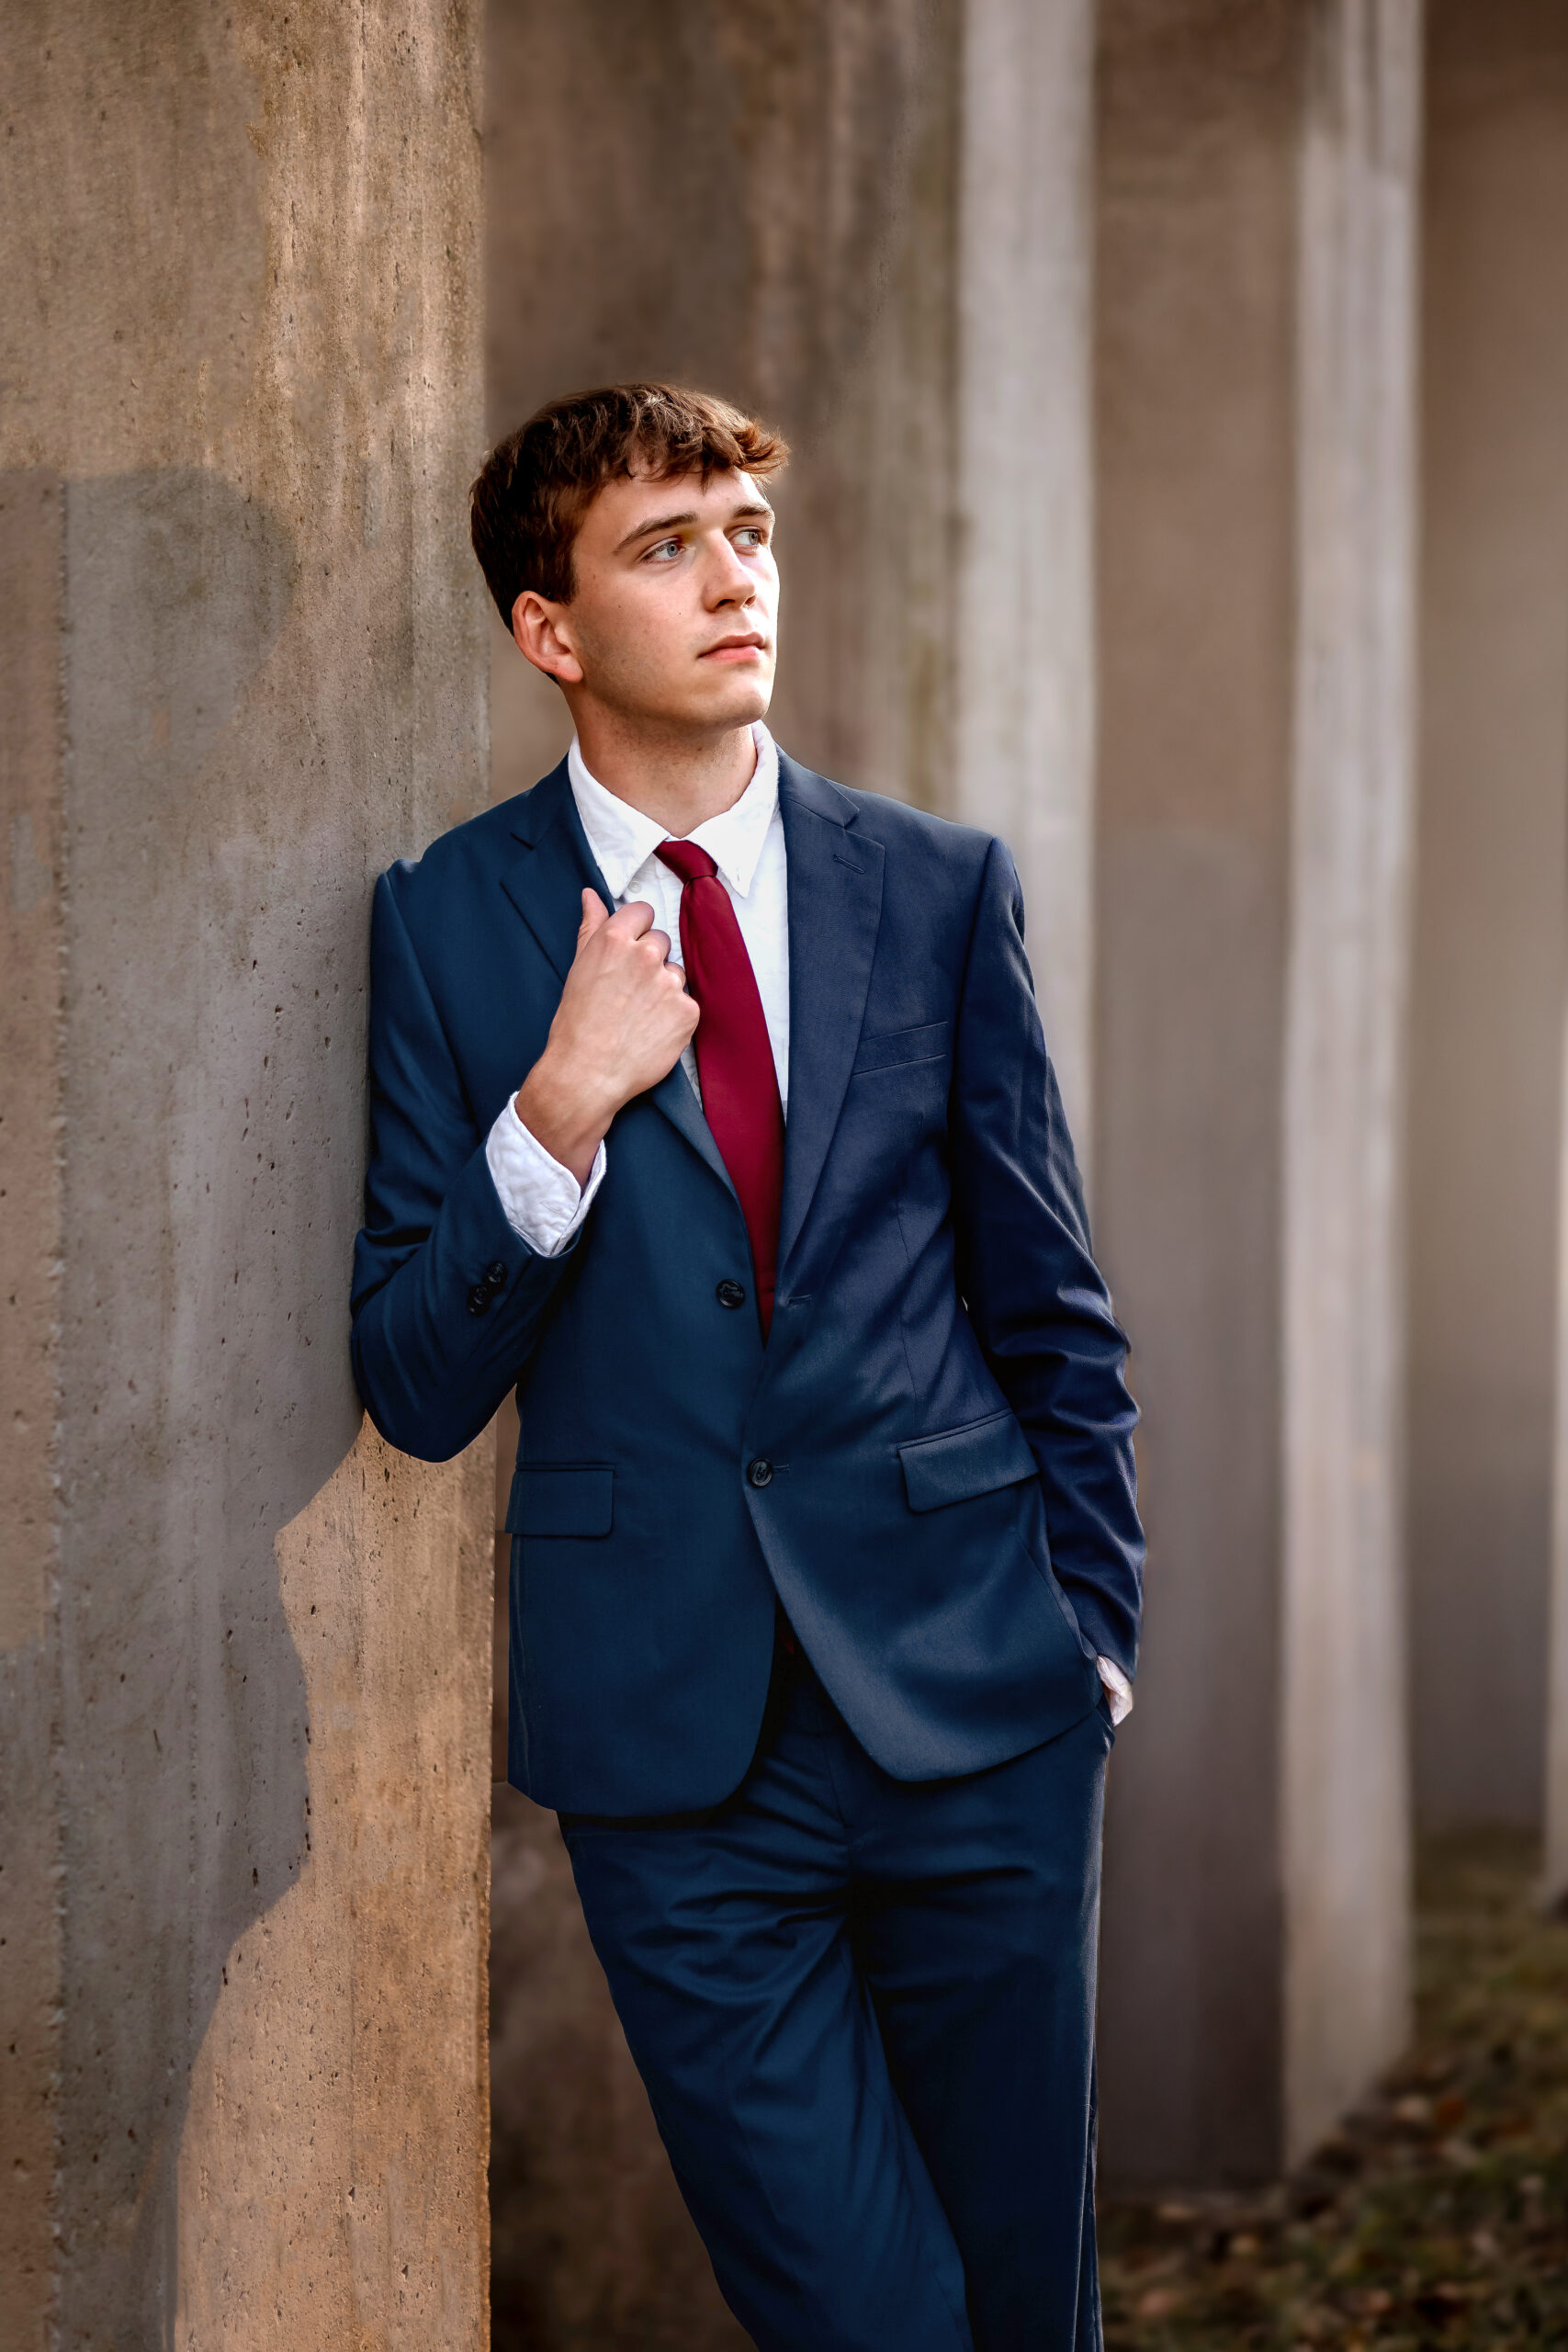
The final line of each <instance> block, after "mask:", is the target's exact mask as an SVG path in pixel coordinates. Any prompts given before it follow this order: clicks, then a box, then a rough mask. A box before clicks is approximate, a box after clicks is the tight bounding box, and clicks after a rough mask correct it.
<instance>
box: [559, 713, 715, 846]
mask: <svg viewBox="0 0 1568 2352" xmlns="http://www.w3.org/2000/svg"><path fill="white" fill-rule="evenodd" d="M572 716H573V718H575V719H576V722H577V740H578V744H579V747H580V749H581V752H582V760H583V764H584V766H585V767H586V768H587V770H588V773H589V775H592V776H593V777H594V778H595V779H596V781H597V782H598V783H600V784H602V785H603V786H604V789H605V791H606V792H613V793H614V794H615V797H616V799H617V800H624V801H626V803H627V804H628V806H629V807H631V808H633V809H638V810H640V812H641V814H642V815H643V816H645V817H651V818H652V820H653V821H654V823H655V824H656V825H662V826H663V828H664V830H665V831H666V833H667V834H668V835H669V836H670V838H671V841H683V840H684V839H685V837H686V835H687V834H688V833H690V832H692V831H694V830H695V828H696V827H697V826H698V825H701V824H703V823H705V821H706V820H707V819H708V818H709V817H721V816H722V815H723V814H724V811H725V810H726V809H733V808H734V806H735V803H736V802H737V801H738V800H739V797H740V796H741V794H742V793H743V792H744V791H745V789H746V787H747V786H748V785H749V784H750V781H751V778H752V775H754V773H755V771H756V766H757V745H756V740H755V738H754V737H753V735H752V733H751V723H750V720H747V721H746V722H745V724H744V725H741V726H738V727H728V728H726V729H724V730H723V731H722V732H721V733H717V734H713V735H701V736H697V737H693V736H691V735H689V734H680V735H676V734H666V733H663V732H662V731H660V730H656V729H646V728H642V727H637V728H629V727H627V726H626V724H625V722H624V721H621V720H619V719H617V718H615V716H614V715H613V714H608V713H604V712H600V711H592V712H591V711H588V710H578V711H574V712H573V714H572Z"/></svg>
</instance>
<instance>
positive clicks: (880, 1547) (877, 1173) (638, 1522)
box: [353, 759, 1143, 1815]
mask: <svg viewBox="0 0 1568 2352" xmlns="http://www.w3.org/2000/svg"><path fill="white" fill-rule="evenodd" d="M779 796H780V807H781V811H782V815H783V820H784V840H785V846H786V850H787V854H788V865H789V931H790V1071H789V1078H790V1083H789V1122H788V1133H787V1138H786V1144H785V1154H784V1213H783V1220H782V1229H781V1232H780V1237H779V1259H778V1295H777V1305H776V1307H775V1312H774V1317H773V1329H772V1333H771V1336H770V1338H769V1340H768V1341H767V1343H766V1345H765V1346H764V1344H763V1341H762V1338H761V1329H760V1326H759V1323H758V1320H757V1317H756V1313H755V1310H754V1306H753V1305H752V1303H751V1266H750V1249H749V1245H748V1242H747V1237H746V1227H745V1224H744V1222H743V1220H742V1217H741V1214H740V1207H739V1202H738V1201H737V1199H736V1196H735V1193H734V1192H733V1190H732V1188H731V1186H730V1184H729V1182H728V1177H727V1175H726V1172H725V1169H724V1164H723V1161H722V1160H721V1159H720V1158H719V1156H718V1153H717V1150H716V1148H715V1145H714V1142H713V1138H712V1136H711V1135H710V1134H709V1131H708V1128H707V1125H706V1123H705V1120H704V1118H703V1114H702V1112H701V1110H700V1108H699V1107H698V1104H697V1102H696V1099H695V1097H694V1093H693V1091H692V1089H691V1086H690V1085H689V1083H688V1081H687V1079H686V1076H685V1073H684V1071H683V1070H682V1069H681V1068H680V1067H679V1065H677V1066H676V1068H675V1069H672V1070H671V1072H670V1074H669V1076H668V1077H667V1078H666V1079H664V1080H663V1081H662V1082H661V1083H660V1085H659V1086H657V1087H655V1088H654V1089H653V1090H652V1091H651V1092H649V1093H648V1094H644V1095H641V1096H638V1097H637V1100H635V1101H634V1102H631V1103H627V1104H626V1108H625V1109H624V1110H623V1111H622V1112H621V1113H620V1114H619V1116H618V1117H617V1118H616V1120H615V1125H614V1126H613V1127H612V1128H611V1131H610V1136H609V1168H608V1172H607V1174H606V1176H605V1179H604V1184H603V1186H602V1187H601V1190H600V1193H599V1195H598V1198H597V1199H596V1201H595V1203H594V1204H593V1207H592V1210H591V1212H590V1214H589V1216H588V1218H587V1220H586V1222H585V1224H584V1226H583V1227H582V1230H581V1233H580V1234H579V1236H578V1238H577V1240H576V1242H575V1243H574V1245H573V1246H572V1247H571V1248H570V1249H569V1250H567V1251H565V1252H564V1253H563V1255H562V1256H560V1257H559V1258H541V1257H536V1256H535V1255H534V1253H533V1252H532V1251H530V1250H528V1248H527V1247H526V1246H525V1244H524V1243H523V1242H521V1241H519V1240H518V1239H517V1238H516V1236H515V1235H514V1234H513V1232H512V1230H511V1228H510V1227H508V1225H507V1223H506V1219H505V1217H504V1216H503V1215H502V1208H501V1204H500V1201H499V1200H498V1198H497V1195H496V1192H495V1187H494V1185H493V1183H492V1182H491V1176H490V1171H489V1169H488V1168H487V1166H486V1162H485V1155H484V1139H485V1136H486V1135H487V1134H488V1132H489V1129H490V1126H491V1122H492V1121H493V1120H494V1118H495V1116H496V1114H497V1113H498V1112H499V1111H500V1110H501V1108H502V1104H503V1103H504V1102H505V1101H506V1098H507V1095H508V1093H509V1092H510V1091H513V1089H515V1088H516V1086H517V1085H518V1084H519V1083H520V1081H521V1080H522V1078H523V1076H524V1074H525V1072H526V1071H527V1070H528V1069H529V1068H530V1067H531V1065H532V1064H533V1062H534V1061H535V1060H536V1058H537V1057H538V1055H539V1053H540V1052H541V1050H542V1049H543V1046H544V1044H545V1040H546V1036H547V1032H548V1029H549V1025H550V1021H551V1017H552V1015H553V1014H554V1012H555V1009H556V1004H557V1001H558V998H559V995H560V990H561V984H562V981H563V979H564V978H565V975H566V972H567V970H568V967H570V963H571V960H572V956H573V953H574V949H575V944H576V933H577V927H578V923H579V921H580V919H581V891H582V889H583V888H584V887H585V886H590V885H591V886H592V887H594V888H597V889H599V890H600V892H601V893H602V895H604V897H605V899H606V900H608V896H609V894H608V892H607V891H606V890H605V888H604V879H603V876H601V875H600V874H599V873H598V871H597V869H596V867H595V865H594V864H593V862H592V857H591V855H590V853H589V849H588V845H587V842H586V839H585V837H584V835H583V832H582V828H581V823H580V821H579V819H578V816H577V810H576V807H575V804H574V803H573V800H572V797H571V791H570V785H569V783H568V780H567V772H566V768H565V765H564V763H563V764H562V765H561V766H560V767H558V768H557V769H556V770H555V771H554V773H553V774H552V775H548V776H547V777H546V778H545V780H544V782H543V783H542V784H539V785H536V786H535V788H534V790H533V791H532V792H527V793H525V794H523V795H521V796H520V797H518V798H517V799H514V800H512V801H509V802H507V803H506V804H504V805H503V806H502V807H500V808H497V809H491V810H490V811H488V812H487V813H486V814H485V815H483V816H480V817H478V818H476V819H474V820H472V822H470V823H468V824H466V825H461V826H459V827H458V828H457V830H456V831H453V832H450V833H447V834H446V835H444V836H443V838H442V839H441V840H439V841H437V842H434V844H433V845H432V847H431V848H430V849H429V850H427V851H426V853H425V854H424V856H423V858H421V859H420V860H419V861H418V862H417V863H409V862H404V863H402V864H400V865H395V866H394V867H393V868H392V869H391V870H390V872H389V873H388V874H385V875H383V876H382V877H381V879H380V881H379V882H378V885H377V888H376V899H375V911H374V919H373V926H372V957H371V961H372V995H371V1009H370V1099H371V1151H370V1164H369V1172H368V1175H367V1182H366V1223H365V1227H364V1230H363V1231H362V1232H361V1233H360V1235H359V1238H358V1242H357V1245H356V1249H355V1274H354V1294H353V1315H354V1338H353V1351H354V1368H355V1379H356V1380H357V1383H358V1386H359V1393H360V1395H361V1397H363V1398H364V1400H365V1403H366V1406H367V1408H368V1410H369V1413H370V1416H371V1418H372V1419H373V1420H374V1421H375V1423H376V1426H377V1428H378V1430H380V1431H381V1432H382V1434H383V1436H385V1437H386V1438H387V1439H389V1442H391V1443H392V1444H394V1445H396V1446H400V1447H401V1448H402V1449H403V1450H404V1451H405V1452H406V1453H414V1454H418V1455H421V1456H423V1458H424V1459H425V1460H427V1461H443V1460H445V1459H446V1458H447V1457H448V1456H449V1455H451V1454H454V1453H457V1452H458V1451H459V1449H460V1448H462V1447H463V1446H466V1445H467V1444H468V1443H469V1442H470V1441H471V1440H472V1439H474V1438H476V1437H477V1436H478V1435H479V1432H480V1430H483V1428H484V1427H485V1425H486V1423H487V1422H488V1421H489V1419H490V1418H491V1414H492V1413H493V1412H494V1411H495V1409H496V1407H497V1406H498V1405H499V1403H500V1402H501V1400H502V1397H503V1396H504V1395H505V1393H506V1391H507V1389H508V1388H510V1387H512V1386H513V1385H515V1387H516V1390H517V1397H518V1404H519V1407H520V1410H521V1417H522V1442H521V1444H520V1447H519V1450H518V1457H517V1469H516V1475H515V1476H514V1478H513V1484H512V1495H511V1508H510V1510H509V1511H508V1514H507V1526H508V1528H509V1530H510V1531H511V1532H512V1535H513V1553H512V1714H511V1778H512V1779H513V1781H514V1782H515V1784H516V1785H517V1786H518V1787H519V1788H521V1789H524V1790H525V1791H526V1792H528V1793H529V1794H530V1795H531V1796H533V1797H535V1798H536V1799H537V1800H538V1801H539V1802H540V1803H541V1804H547V1805H552V1806H556V1807H558V1808H559V1809H562V1810H566V1811H570V1812H581V1813H597V1814H610V1815H647V1814H657V1813H671V1812H685V1811H694V1810H696V1809H698V1808H700V1807H703V1806H707V1805H711V1804H716V1803H717V1802H718V1801H719V1800H721V1799H722V1798H724V1797H725V1796H727V1795H728V1793H729V1792H731V1791H732V1790H733V1789H734V1788H736V1786H737V1785H738V1784H739V1781H740V1780H741V1779H742V1778H743V1776H744V1774H745V1772H746V1770H747V1767H748V1765H749V1763H750V1758H751V1755H752V1751H753V1748H754V1747H755V1744H756V1740H757V1736H758V1731H759V1727H760V1725H761V1716H762V1709H763V1702H764V1699H765V1697H766V1693H767V1689H768V1679H769V1671H770V1665H771V1660H772V1655H773V1626H774V1594H775V1592H776V1593H777V1595H778V1596H779V1598H780V1599H781V1600H783V1602H784V1608H785V1610H786V1611H788V1614H789V1617H790V1620H791V1622H792V1623H793V1624H794V1626H795V1631H796V1633H797V1634H798V1635H799V1638H800V1640H801V1642H802V1644H803V1645H804V1646H805V1648H806V1650H807V1654H808V1656H809V1657H810V1658H811V1661H812V1663H813V1665H814V1666H815V1667H816V1668H817V1670H818V1674H819V1675H820V1676H821V1679H822V1680H823V1682H824V1683H825V1685H826V1686H827V1688H828V1690H829V1692H830V1693H831V1695H832V1697H833V1699H834V1700H835V1702H837V1704H838V1706H839V1708H840V1712H841V1713H842V1714H843V1716H844V1717H845V1720H846V1721H847V1722H848V1724H849V1725H850V1727H851V1729H852V1731H853V1732H854V1734H855V1736H857V1738H858V1739H859V1740H860V1741H861V1743H862V1744H863V1747H865V1748H866V1749H867V1750H868V1751H869V1752H870V1754H871V1755H872V1756H873V1757H874V1758H875V1760H876V1761H877V1762H878V1763H879V1764H880V1765H882V1766H883V1767H884V1769H885V1770H887V1771H888V1772H890V1773H892V1774H894V1775H896V1776H897V1778H899V1779H902V1780H926V1779H936V1778H940V1777H944V1776H947V1775H950V1774H955V1773H962V1772H972V1771H976V1770H980V1769H981V1768H983V1767H985V1766H987V1765H991V1764H996V1763H999V1762H1001V1761H1002V1760H1003V1759H1004V1758H1008V1757H1010V1756H1014V1755H1018V1754H1021V1752H1022V1751H1023V1750H1024V1749H1026V1748H1029V1747H1033V1746H1036V1745H1037V1744H1038V1743H1040V1742H1042V1741H1043V1740H1046V1739H1049V1738H1051V1737H1052V1736H1054V1735H1055V1733H1057V1732H1059V1731H1062V1730H1064V1729H1065V1728H1066V1726H1067V1725H1068V1724H1071V1723H1073V1722H1074V1721H1076V1720H1077V1719H1078V1718H1079V1717H1081V1716H1082V1715H1084V1714H1085V1713H1087V1712H1088V1711H1089V1708H1090V1707H1092V1706H1093V1705H1095V1704H1096V1702H1097V1701H1098V1697H1099V1682H1098V1678H1097V1674H1096V1670H1095V1666H1094V1657H1095V1654H1096V1653H1097V1652H1100V1653H1102V1654H1103V1655H1105V1656H1106V1657H1111V1658H1113V1659H1115V1660H1116V1662H1117V1663H1118V1664H1119V1665H1120V1666H1122V1668H1124V1669H1125V1670H1126V1671H1127V1673H1128V1674H1131V1673H1132V1671H1133V1668H1134V1664H1135V1657H1136V1645H1137V1624H1138V1607H1139V1589H1140V1577H1141V1571H1142V1559H1143V1544H1142V1538H1141V1535H1140V1532H1139V1527H1138V1520H1137V1512H1136V1506H1135V1498H1134V1468H1133V1449H1132V1437H1133V1429H1134V1421H1135V1419H1136V1414H1135V1410H1134V1406H1133V1403H1132V1400H1131V1398H1130V1397H1129V1396H1128V1394H1127V1390H1126V1387H1125V1385H1124V1384H1123V1377H1122V1374H1123V1363H1124V1358H1125V1352H1126V1349H1125V1341H1124V1340H1123V1337H1122V1332H1121V1330H1120V1329H1118V1326H1117V1324H1116V1321H1115V1319H1114V1317H1113V1316H1112V1314H1111V1302H1110V1299H1109V1297H1108V1295H1107V1293H1106V1288H1105V1284H1104V1283H1103V1282H1102V1281H1101V1279H1100V1273H1099V1272H1098V1270H1097V1268H1096V1266H1095V1263H1094V1261H1093V1258H1092V1257H1091V1255H1090V1252H1089V1232H1088V1227H1087V1225H1086V1221H1085V1216H1084V1206H1083V1198H1082V1193H1081V1189H1080V1186H1079V1182H1078V1177H1077V1169H1076V1167H1075V1164H1074V1160H1073V1153H1072V1146H1071V1143H1070V1141H1069V1139H1068V1136H1067V1130H1066V1125H1065V1123H1064V1120H1063V1116H1062V1107H1061V1102H1060V1098H1059V1097H1058V1094H1057V1091H1056V1085H1055V1078H1054V1076H1053V1073H1052V1069H1051V1066H1050V1063H1049V1060H1048V1059H1047V1057H1046V1052H1045V1044H1044V1039H1043V1035H1042V1034H1041V1027H1040V1021H1039V1016H1038V1013H1037V1012H1036V1009H1035V1003H1034V996H1033V990H1032V983H1031V979H1030V973H1029V967H1028V964H1027V962H1026V960H1025V956H1024V952H1023V938H1022V908H1021V900H1020V893H1019V886H1018V877H1017V875H1016V873H1015V871H1014V868H1013V865H1012V861H1011V859H1010V856H1009V854H1008V853H1007V851H1006V849H1005V848H1004V847H1003V846H1002V844H1001V843H1000V842H997V841H994V840H992V839H991V838H989V837H988V836H987V835H986V834H984V833H981V832H976V831H971V830H969V829H968V828H966V827H962V826H957V825H951V824H946V823H944V822H942V820H939V819H937V818H933V817H928V816H925V815H923V814H921V813H920V812H919V811H918V810H915V809H907V808H904V807H902V806H901V805H899V804H898V803H897V802H895V801H890V800H886V799H883V798H880V797H877V796H875V795H873V794H868V793H861V792H848V791H845V790H843V789H842V788H841V787H840V786H838V785H836V784H831V783H829V781H828V780H827V779H826V778H825V777H823V776H819V775H814V774H812V773H811V771H810V770H808V769H805V768H802V767H799V766H797V765H796V764H795V763H794V762H793V761H790V760H788V759H781V762H780V781H779ZM737 1282H739V1283H743V1284H744V1285H745V1288H746V1293H747V1302H746V1306H745V1307H744V1309H743V1310H742V1311H739V1312H736V1311H734V1310H733V1309H731V1308H727V1307H726V1306H724V1305H723V1304H722V1303H721V1301H720V1298H719V1295H718V1294H719V1289H720V1285H721V1284H729V1283H737Z"/></svg>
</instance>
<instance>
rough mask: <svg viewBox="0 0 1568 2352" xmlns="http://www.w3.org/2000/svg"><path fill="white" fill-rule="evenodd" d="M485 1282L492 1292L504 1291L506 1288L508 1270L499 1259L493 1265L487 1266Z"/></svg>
mask: <svg viewBox="0 0 1568 2352" xmlns="http://www.w3.org/2000/svg"><path fill="white" fill-rule="evenodd" d="M485 1280H486V1282H487V1283H489V1284H490V1286H491V1290H504V1289H505V1288H506V1268H505V1266H504V1265H503V1264H502V1261H501V1260H500V1259H499V1258H498V1259H497V1260H496V1261H495V1263H494V1264H493V1265H491V1266H487V1267H486V1268H485Z"/></svg>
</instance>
